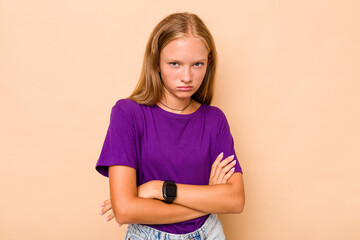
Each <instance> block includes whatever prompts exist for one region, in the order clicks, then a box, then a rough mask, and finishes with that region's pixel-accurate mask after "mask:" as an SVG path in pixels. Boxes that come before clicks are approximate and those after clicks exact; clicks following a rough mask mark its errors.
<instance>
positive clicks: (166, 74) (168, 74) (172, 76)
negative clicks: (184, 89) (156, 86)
mask: <svg viewBox="0 0 360 240" xmlns="http://www.w3.org/2000/svg"><path fill="white" fill-rule="evenodd" d="M161 74H162V77H163V80H164V81H173V80H177V78H178V73H177V72H176V71H174V70H167V69H164V70H163V71H162V72H161ZM164 78H165V79H164Z"/></svg>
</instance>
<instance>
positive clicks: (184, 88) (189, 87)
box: [177, 86, 193, 90]
mask: <svg viewBox="0 0 360 240" xmlns="http://www.w3.org/2000/svg"><path fill="white" fill-rule="evenodd" d="M177 88H178V89H183V90H190V89H192V88H193V87H192V86H188V87H177Z"/></svg>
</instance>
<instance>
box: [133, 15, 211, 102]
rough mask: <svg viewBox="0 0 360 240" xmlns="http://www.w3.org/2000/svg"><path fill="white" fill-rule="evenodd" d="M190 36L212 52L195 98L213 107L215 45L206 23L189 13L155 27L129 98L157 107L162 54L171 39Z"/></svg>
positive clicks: (162, 91) (170, 17)
mask: <svg viewBox="0 0 360 240" xmlns="http://www.w3.org/2000/svg"><path fill="white" fill-rule="evenodd" d="M189 35H193V36H195V37H198V38H199V39H200V40H201V41H202V42H203V43H204V45H205V46H206V48H207V50H208V53H209V55H208V57H209V59H208V66H207V69H206V73H205V76H204V79H203V81H202V84H201V86H200V88H199V89H198V90H197V91H196V92H195V93H194V95H193V96H192V98H193V99H194V100H196V101H198V102H200V103H202V104H207V105H210V103H211V100H212V97H213V91H214V77H215V71H216V61H217V54H216V48H215V43H214V39H213V37H212V35H211V33H210V31H209V30H208V29H207V27H206V26H205V24H204V23H203V21H202V20H201V19H200V18H199V17H198V16H197V15H195V14H192V13H188V12H183V13H174V14H171V15H169V16H167V17H166V18H164V19H163V20H162V21H161V22H160V23H159V24H158V25H156V27H155V28H154V30H153V31H152V33H151V35H150V37H149V40H148V42H147V45H146V50H145V55H144V60H143V65H142V70H141V75H140V79H139V81H138V83H137V85H136V87H135V90H134V91H133V92H132V94H131V95H130V96H129V97H128V98H130V99H132V100H134V101H135V102H137V103H139V104H144V105H154V104H155V103H157V102H158V101H159V100H160V99H161V97H162V95H163V93H164V87H163V83H162V81H161V78H160V74H159V64H160V53H161V51H162V50H163V49H164V47H165V46H166V45H167V44H168V43H170V42H171V41H172V40H175V39H177V38H181V37H184V36H189Z"/></svg>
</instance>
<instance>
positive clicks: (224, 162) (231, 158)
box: [219, 155, 235, 167]
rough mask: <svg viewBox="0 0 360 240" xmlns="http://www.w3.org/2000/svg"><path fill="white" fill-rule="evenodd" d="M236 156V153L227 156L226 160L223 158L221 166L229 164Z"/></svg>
mask: <svg viewBox="0 0 360 240" xmlns="http://www.w3.org/2000/svg"><path fill="white" fill-rule="evenodd" d="M234 157H235V155H231V156H229V157H227V158H225V159H224V160H222V161H221V162H220V163H219V166H220V167H225V166H226V165H228V164H229V163H230V162H231V161H232V160H234Z"/></svg>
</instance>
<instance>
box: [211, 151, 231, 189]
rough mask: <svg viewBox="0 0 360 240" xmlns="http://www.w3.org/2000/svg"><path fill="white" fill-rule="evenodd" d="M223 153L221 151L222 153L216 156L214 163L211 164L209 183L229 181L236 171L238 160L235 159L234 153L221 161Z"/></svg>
mask: <svg viewBox="0 0 360 240" xmlns="http://www.w3.org/2000/svg"><path fill="white" fill-rule="evenodd" d="M223 155H224V154H223V153H220V155H219V156H218V157H217V158H216V160H215V161H214V163H213V165H212V166H211V172H210V178H209V185H216V184H224V183H227V181H228V180H229V178H230V177H231V176H232V175H233V173H234V171H235V163H236V160H233V159H234V155H232V156H230V157H227V158H225V159H224V160H223V161H221V159H222V158H223ZM220 161H221V162H220Z"/></svg>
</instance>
